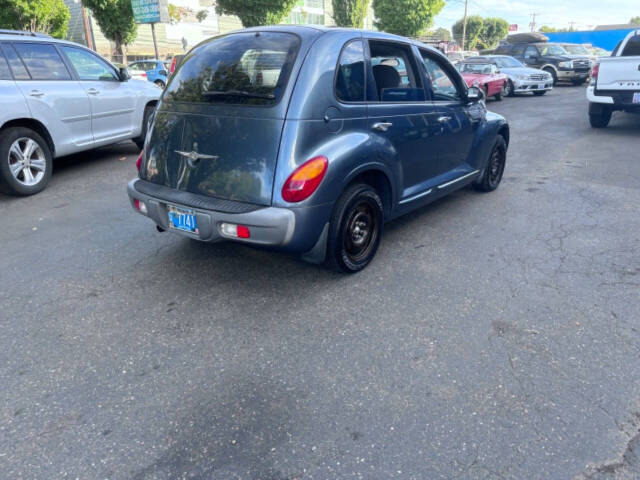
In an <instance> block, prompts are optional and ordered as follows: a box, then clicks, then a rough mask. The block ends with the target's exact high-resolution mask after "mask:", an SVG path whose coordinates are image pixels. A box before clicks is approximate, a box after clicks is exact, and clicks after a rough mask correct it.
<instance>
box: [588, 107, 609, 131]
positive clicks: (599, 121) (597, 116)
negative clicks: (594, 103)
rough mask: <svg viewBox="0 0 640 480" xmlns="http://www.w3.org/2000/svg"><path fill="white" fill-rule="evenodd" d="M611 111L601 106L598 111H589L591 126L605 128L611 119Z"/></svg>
mask: <svg viewBox="0 0 640 480" xmlns="http://www.w3.org/2000/svg"><path fill="white" fill-rule="evenodd" d="M612 113H613V112H612V111H611V110H610V109H608V108H606V107H602V109H601V110H600V112H594V113H591V112H589V123H590V124H591V127H592V128H607V126H608V125H609V122H610V121H611V114H612Z"/></svg>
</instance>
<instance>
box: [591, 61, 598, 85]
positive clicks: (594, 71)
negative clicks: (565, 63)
mask: <svg viewBox="0 0 640 480" xmlns="http://www.w3.org/2000/svg"><path fill="white" fill-rule="evenodd" d="M599 71H600V62H596V64H595V65H594V66H593V68H592V69H591V81H590V82H589V84H590V85H595V84H596V82H597V81H598V72H599Z"/></svg>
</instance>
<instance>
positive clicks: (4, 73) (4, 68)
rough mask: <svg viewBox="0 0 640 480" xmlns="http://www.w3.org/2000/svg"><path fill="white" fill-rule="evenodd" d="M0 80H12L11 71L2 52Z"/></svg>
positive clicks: (0, 57) (0, 53) (0, 54)
mask: <svg viewBox="0 0 640 480" xmlns="http://www.w3.org/2000/svg"><path fill="white" fill-rule="evenodd" d="M0 80H11V70H9V64H8V63H7V60H6V59H5V58H4V55H3V54H2V52H0Z"/></svg>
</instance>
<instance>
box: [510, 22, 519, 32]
mask: <svg viewBox="0 0 640 480" xmlns="http://www.w3.org/2000/svg"><path fill="white" fill-rule="evenodd" d="M509 31H510V32H517V31H518V25H517V24H516V23H512V24H511V25H509Z"/></svg>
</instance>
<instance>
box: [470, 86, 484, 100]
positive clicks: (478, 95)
mask: <svg viewBox="0 0 640 480" xmlns="http://www.w3.org/2000/svg"><path fill="white" fill-rule="evenodd" d="M482 100H484V92H483V91H482V89H480V88H478V87H469V89H468V90H467V101H468V102H471V103H478V102H480V101H482Z"/></svg>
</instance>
